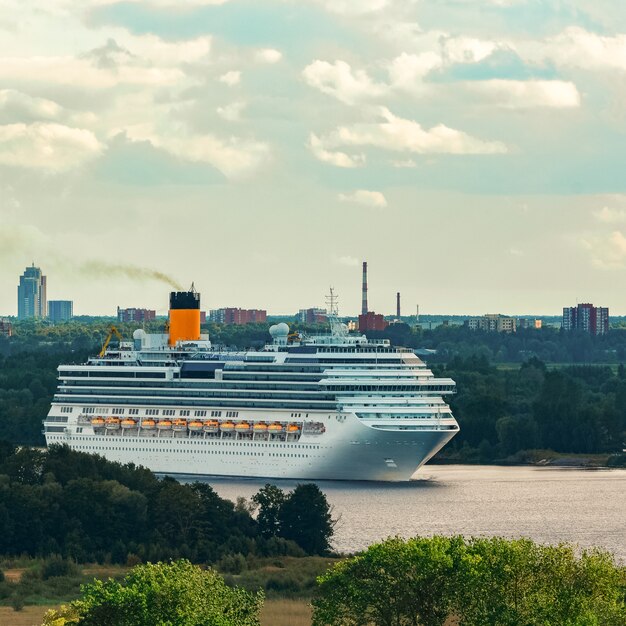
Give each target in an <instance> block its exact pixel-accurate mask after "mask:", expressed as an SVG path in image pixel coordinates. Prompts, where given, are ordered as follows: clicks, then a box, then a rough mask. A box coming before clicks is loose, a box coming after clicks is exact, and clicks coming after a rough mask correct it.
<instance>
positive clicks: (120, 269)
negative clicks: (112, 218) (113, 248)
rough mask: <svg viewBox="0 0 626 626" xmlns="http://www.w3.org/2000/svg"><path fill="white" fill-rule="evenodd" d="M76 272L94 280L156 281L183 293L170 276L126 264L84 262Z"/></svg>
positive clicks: (179, 285)
mask: <svg viewBox="0 0 626 626" xmlns="http://www.w3.org/2000/svg"><path fill="white" fill-rule="evenodd" d="M77 269H78V271H79V272H80V273H81V274H84V275H86V276H92V277H94V278H130V279H131V280H138V281H143V280H156V281H159V282H161V283H165V284H166V285H168V286H170V287H172V289H175V290H176V291H183V287H182V286H181V284H180V283H178V282H176V280H174V279H173V278H172V277H171V276H168V275H167V274H164V273H163V272H159V271H157V270H152V269H150V268H148V267H140V266H138V265H130V264H127V263H106V262H105V261H85V262H83V263H81V264H79V265H78V268H77Z"/></svg>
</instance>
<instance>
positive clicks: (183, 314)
mask: <svg viewBox="0 0 626 626" xmlns="http://www.w3.org/2000/svg"><path fill="white" fill-rule="evenodd" d="M199 340H200V294H199V293H198V292H197V291H196V290H195V289H194V288H193V285H192V286H191V290H190V291H172V292H171V293H170V336H169V345H170V346H175V345H176V344H177V343H178V342H179V341H199Z"/></svg>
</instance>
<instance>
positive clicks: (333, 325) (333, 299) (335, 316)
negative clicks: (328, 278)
mask: <svg viewBox="0 0 626 626" xmlns="http://www.w3.org/2000/svg"><path fill="white" fill-rule="evenodd" d="M326 307H327V308H328V321H329V323H330V332H331V334H332V335H333V337H342V336H345V335H347V334H348V329H347V328H346V327H345V326H344V325H343V324H342V323H341V322H340V321H339V296H338V295H337V294H336V293H335V289H334V287H331V288H330V292H329V294H328V295H327V296H326Z"/></svg>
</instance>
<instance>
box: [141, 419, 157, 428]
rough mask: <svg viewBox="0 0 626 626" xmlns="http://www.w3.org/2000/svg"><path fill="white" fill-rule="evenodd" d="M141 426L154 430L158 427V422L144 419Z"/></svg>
mask: <svg viewBox="0 0 626 626" xmlns="http://www.w3.org/2000/svg"><path fill="white" fill-rule="evenodd" d="M141 427H142V428H143V429H144V430H154V429H155V428H156V422H155V421H154V420H151V419H147V420H143V421H142V422H141Z"/></svg>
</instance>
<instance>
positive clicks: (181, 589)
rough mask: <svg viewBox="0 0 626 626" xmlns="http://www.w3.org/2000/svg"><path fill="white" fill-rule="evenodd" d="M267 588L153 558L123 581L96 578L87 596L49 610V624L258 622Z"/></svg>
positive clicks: (217, 625)
mask: <svg viewBox="0 0 626 626" xmlns="http://www.w3.org/2000/svg"><path fill="white" fill-rule="evenodd" d="M262 604H263V593H262V592H260V591H259V592H257V593H255V594H253V593H250V592H247V591H244V590H243V589H239V588H238V587H234V588H232V587H228V586H227V585H226V584H225V583H224V580H223V579H222V577H221V576H220V575H219V574H218V573H217V572H216V571H214V570H212V569H207V570H203V569H201V568H200V567H198V566H195V565H192V564H191V563H190V562H189V561H185V560H179V561H174V562H170V563H156V564H152V563H147V564H145V565H138V566H136V567H134V568H133V569H132V570H131V571H130V572H129V573H128V574H127V576H126V577H125V578H124V580H123V581H121V582H120V581H117V580H112V579H109V580H107V581H101V580H95V581H94V582H93V583H91V584H89V585H85V586H84V587H83V588H82V597H81V598H80V599H79V600H76V601H74V602H72V603H71V604H70V605H69V606H67V607H62V608H61V609H60V610H52V611H49V612H48V613H47V614H46V616H45V618H44V622H43V626H66V625H69V624H81V625H82V626H112V625H115V626H200V625H201V624H207V625H209V624H210V625H211V626H258V625H259V624H260V621H259V613H260V610H261V606H262Z"/></svg>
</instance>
